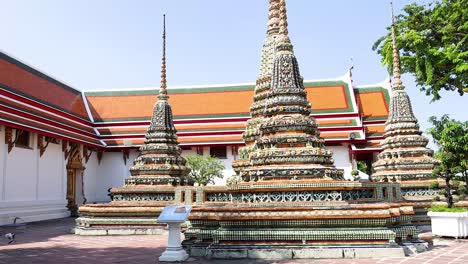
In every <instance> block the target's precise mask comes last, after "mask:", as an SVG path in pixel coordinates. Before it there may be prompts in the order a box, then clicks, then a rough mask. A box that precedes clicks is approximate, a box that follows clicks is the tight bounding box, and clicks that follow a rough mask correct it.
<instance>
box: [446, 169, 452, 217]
mask: <svg viewBox="0 0 468 264" xmlns="http://www.w3.org/2000/svg"><path fill="white" fill-rule="evenodd" d="M451 178H452V177H451V174H450V171H449V169H448V168H446V169H445V184H446V187H445V191H446V193H447V194H446V197H447V207H448V208H452V207H453V196H452V186H451V185H450V180H451Z"/></svg>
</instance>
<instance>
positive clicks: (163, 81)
mask: <svg viewBox="0 0 468 264" xmlns="http://www.w3.org/2000/svg"><path fill="white" fill-rule="evenodd" d="M162 39H163V46H162V62H161V86H160V88H159V96H158V99H159V100H167V98H168V96H167V90H166V88H167V81H166V14H164V15H163V36H162Z"/></svg>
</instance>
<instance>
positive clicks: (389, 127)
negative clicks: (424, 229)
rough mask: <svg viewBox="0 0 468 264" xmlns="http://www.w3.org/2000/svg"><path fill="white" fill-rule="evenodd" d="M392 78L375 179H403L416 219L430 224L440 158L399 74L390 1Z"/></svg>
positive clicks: (438, 180) (436, 190)
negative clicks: (423, 128)
mask: <svg viewBox="0 0 468 264" xmlns="http://www.w3.org/2000/svg"><path fill="white" fill-rule="evenodd" d="M391 17H392V27H391V33H392V46H393V82H392V90H391V96H390V106H389V115H388V119H387V122H386V123H385V134H384V137H385V139H384V140H383V141H382V143H381V147H382V149H383V151H382V152H381V153H379V154H378V156H377V161H376V162H374V164H373V169H374V170H375V173H374V174H373V175H372V179H373V180H374V181H384V182H388V181H392V182H400V184H401V188H402V194H403V196H404V198H405V199H407V200H411V201H413V202H414V203H413V205H414V208H415V211H416V214H417V215H416V216H415V217H413V222H415V223H421V224H429V221H430V219H429V218H428V217H427V215H426V212H427V211H426V209H425V208H426V207H429V206H430V204H431V202H430V201H431V200H432V198H433V197H434V196H436V195H438V191H439V190H438V189H437V188H434V189H431V188H429V186H430V184H431V183H432V182H434V181H437V182H439V183H440V185H443V184H444V182H443V181H442V180H440V179H434V177H433V176H432V170H433V168H434V166H435V165H436V164H438V162H439V161H438V160H436V159H434V158H433V157H432V155H433V151H432V150H431V149H429V148H427V147H426V146H427V143H428V142H429V140H428V139H427V138H426V137H424V136H423V135H422V132H421V131H420V130H419V124H418V120H417V118H416V117H415V116H414V114H413V109H412V106H411V101H410V98H409V96H408V94H407V93H406V91H405V86H404V85H403V82H402V80H401V74H400V56H399V52H398V47H397V43H396V35H395V18H394V13H393V4H392V3H391Z"/></svg>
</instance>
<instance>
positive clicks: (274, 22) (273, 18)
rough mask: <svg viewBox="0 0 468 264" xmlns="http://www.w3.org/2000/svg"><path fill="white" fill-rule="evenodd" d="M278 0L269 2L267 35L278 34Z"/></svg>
mask: <svg viewBox="0 0 468 264" xmlns="http://www.w3.org/2000/svg"><path fill="white" fill-rule="evenodd" d="M279 2H280V0H270V4H269V6H268V34H269V35H272V34H275V33H278V30H279V7H280V3H279Z"/></svg>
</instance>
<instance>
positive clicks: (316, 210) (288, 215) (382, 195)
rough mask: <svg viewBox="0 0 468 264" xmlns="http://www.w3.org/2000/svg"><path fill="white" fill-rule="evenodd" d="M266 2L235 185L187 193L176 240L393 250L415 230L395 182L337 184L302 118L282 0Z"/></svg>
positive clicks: (199, 246)
mask: <svg viewBox="0 0 468 264" xmlns="http://www.w3.org/2000/svg"><path fill="white" fill-rule="evenodd" d="M269 3H270V9H269V11H270V15H269V19H270V22H272V21H274V23H269V24H270V25H276V24H277V27H278V31H277V33H275V34H276V35H275V36H276V37H275V38H274V39H275V40H274V41H273V42H271V43H274V44H275V47H274V48H273V49H266V50H269V52H267V53H265V45H264V46H263V51H264V52H262V65H264V64H263V63H271V64H269V65H271V66H268V65H264V66H265V67H263V66H262V69H265V70H267V71H268V69H269V71H270V73H268V72H265V74H264V75H261V76H267V78H268V79H271V80H270V82H269V84H262V85H264V86H260V85H259V82H257V86H256V91H255V95H254V103H253V105H252V107H251V114H252V119H251V121H250V122H249V123H248V126H247V128H246V133H245V134H244V135H251V137H247V138H246V137H244V138H245V139H247V140H246V145H247V147H249V149H248V151H249V153H250V154H248V155H246V156H244V157H243V158H244V159H245V160H244V161H242V162H243V165H242V166H238V167H237V168H236V170H237V171H238V173H239V175H240V176H241V178H242V181H240V182H239V181H238V180H239V179H236V181H235V182H234V181H233V182H232V184H230V185H228V186H227V187H219V186H213V187H205V188H204V189H203V190H202V189H201V188H199V189H197V190H196V194H195V199H194V201H195V205H196V206H194V207H193V209H192V211H191V214H190V217H189V220H190V223H191V226H190V228H189V229H188V230H187V231H186V232H185V241H184V246H185V247H186V248H187V250H188V251H189V253H190V255H192V256H208V257H214V258H324V257H325V258H326V257H328V258H353V257H367V258H369V257H374V256H376V255H379V256H403V255H404V254H403V249H402V248H401V247H400V246H398V245H397V243H396V242H397V241H400V240H401V241H403V240H410V239H412V237H413V236H415V235H416V234H417V231H416V229H415V227H414V226H413V225H411V224H410V221H411V219H412V215H413V214H414V212H413V209H412V207H411V206H410V205H408V204H405V203H402V200H401V190H400V185H399V184H398V183H393V182H359V181H346V180H344V177H343V170H341V169H337V168H335V166H334V160H333V158H332V152H331V151H330V150H327V149H326V148H325V146H324V139H322V138H320V134H319V132H318V129H317V123H316V122H315V120H314V119H313V118H312V117H311V116H310V114H311V106H310V103H309V102H308V100H307V97H306V91H305V89H304V84H303V79H302V77H301V75H300V72H299V65H298V62H297V59H296V57H295V55H294V52H293V46H292V44H291V41H290V39H289V36H288V28H287V26H288V23H287V15H286V3H285V0H280V1H270V2H269ZM272 11H273V12H272ZM276 14H277V19H276V17H275V16H276ZM272 18H274V20H272ZM269 32H270V33H272V32H271V31H269ZM268 37H270V36H269V35H268V36H267V39H268ZM266 43H270V42H266ZM270 48H271V47H270ZM270 55H272V56H271V57H270ZM264 58H271V59H268V60H264ZM260 87H261V89H259V88H260ZM267 87H268V88H267ZM260 91H261V92H260ZM260 95H261V96H260ZM252 120H254V121H255V122H254V121H252ZM254 124H255V125H254ZM185 191H186V195H185V197H186V199H185V201H186V202H187V200H190V197H192V196H191V195H190V194H189V195H187V191H188V190H187V189H186V190H185ZM187 198H188V199H187Z"/></svg>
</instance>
